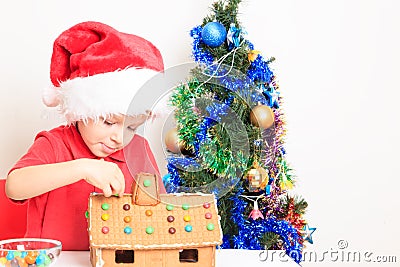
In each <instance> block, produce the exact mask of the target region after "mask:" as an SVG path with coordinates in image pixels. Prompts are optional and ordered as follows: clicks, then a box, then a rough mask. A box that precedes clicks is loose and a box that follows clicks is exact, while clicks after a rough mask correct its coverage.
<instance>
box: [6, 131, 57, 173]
mask: <svg viewBox="0 0 400 267" xmlns="http://www.w3.org/2000/svg"><path fill="white" fill-rule="evenodd" d="M55 162H56V155H55V152H54V148H53V146H52V144H51V142H50V140H49V139H48V138H47V137H46V136H43V135H38V137H37V138H36V139H35V141H34V143H33V144H32V146H31V147H30V148H29V149H28V152H27V153H26V154H25V155H23V156H22V157H21V158H20V159H19V160H18V161H17V162H16V163H15V165H14V167H12V169H11V170H10V171H9V172H8V173H10V172H12V171H13V170H15V169H20V168H24V167H28V166H35V165H43V164H49V163H55Z"/></svg>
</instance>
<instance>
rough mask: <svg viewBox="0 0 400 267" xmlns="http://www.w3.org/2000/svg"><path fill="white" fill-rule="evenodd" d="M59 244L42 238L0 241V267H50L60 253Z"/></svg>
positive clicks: (56, 241)
mask: <svg viewBox="0 0 400 267" xmlns="http://www.w3.org/2000/svg"><path fill="white" fill-rule="evenodd" d="M61 247H62V245H61V242H60V241H58V240H52V239H43V238H17V239H8V240H1V241H0V267H28V266H29V267H50V266H53V265H54V263H55V262H56V260H57V258H58V257H59V255H60V253H61Z"/></svg>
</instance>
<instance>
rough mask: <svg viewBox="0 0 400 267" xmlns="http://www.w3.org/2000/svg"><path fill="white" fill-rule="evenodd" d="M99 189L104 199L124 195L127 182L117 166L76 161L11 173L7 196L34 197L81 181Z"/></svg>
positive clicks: (103, 162)
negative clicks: (114, 195)
mask: <svg viewBox="0 0 400 267" xmlns="http://www.w3.org/2000/svg"><path fill="white" fill-rule="evenodd" d="M82 179H83V180H86V181H87V182H88V183H90V184H92V185H94V186H96V187H98V188H100V189H101V190H102V191H103V192H104V195H105V196H111V195H112V194H119V195H123V193H124V190H125V180H124V176H123V174H122V171H121V170H120V168H119V167H118V165H117V164H115V163H112V162H107V161H104V160H97V159H86V158H83V159H76V160H71V161H66V162H60V163H52V164H43V165H35V166H29V167H23V168H19V169H15V170H12V171H11V172H10V173H9V174H8V176H7V181H6V194H7V196H8V197H9V198H11V199H14V200H24V199H28V198H32V197H35V196H38V195H41V194H43V193H46V192H49V191H51V190H54V189H57V188H59V187H62V186H65V185H69V184H72V183H75V182H77V181H80V180H82Z"/></svg>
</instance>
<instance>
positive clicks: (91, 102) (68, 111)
mask: <svg viewBox="0 0 400 267" xmlns="http://www.w3.org/2000/svg"><path fill="white" fill-rule="evenodd" d="M156 73H157V72H156V71H154V70H150V69H137V68H127V69H124V70H121V71H114V72H107V73H102V74H96V75H93V76H87V77H84V78H81V77H77V78H74V79H72V80H67V81H65V82H61V83H60V86H59V87H54V86H53V87H52V88H47V89H46V90H45V91H44V93H43V102H44V103H45V104H46V105H47V106H53V107H54V106H59V109H60V113H61V114H63V115H64V116H65V118H66V119H67V121H68V123H71V122H74V121H79V120H86V119H89V118H90V119H98V118H100V117H106V116H108V115H111V114H124V115H137V114H138V113H145V111H146V110H145V109H143V110H140V111H138V110H137V109H135V112H136V114H131V113H132V109H130V108H129V106H130V104H131V102H132V100H133V98H134V96H135V94H136V93H137V92H138V91H139V89H140V88H141V87H142V86H143V85H144V84H145V83H146V82H147V81H148V80H149V79H150V78H151V77H153V76H154V75H155V74H156ZM141 104H143V103H141ZM151 105H152V103H149V106H148V107H147V108H148V109H150V107H151ZM141 106H142V105H141ZM128 110H129V114H128Z"/></svg>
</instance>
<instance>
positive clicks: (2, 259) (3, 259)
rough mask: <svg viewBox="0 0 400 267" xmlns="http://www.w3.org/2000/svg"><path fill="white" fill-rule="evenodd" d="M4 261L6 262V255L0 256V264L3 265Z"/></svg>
mask: <svg viewBox="0 0 400 267" xmlns="http://www.w3.org/2000/svg"><path fill="white" fill-rule="evenodd" d="M6 262H7V259H6V257H1V258H0V264H1V265H5V264H6Z"/></svg>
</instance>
